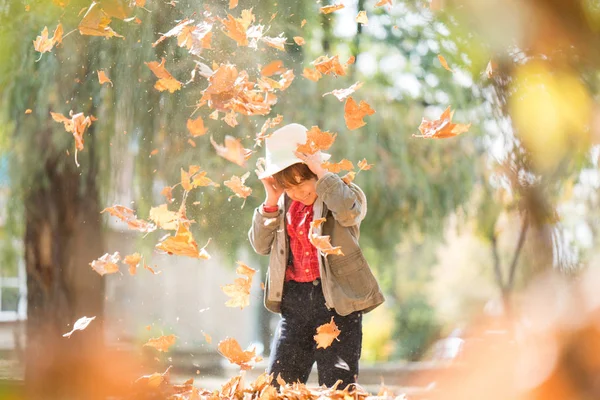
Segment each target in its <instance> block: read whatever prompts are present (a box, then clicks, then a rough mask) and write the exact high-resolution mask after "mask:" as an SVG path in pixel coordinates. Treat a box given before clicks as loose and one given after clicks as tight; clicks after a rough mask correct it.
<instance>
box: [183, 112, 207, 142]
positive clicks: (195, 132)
mask: <svg viewBox="0 0 600 400" xmlns="http://www.w3.org/2000/svg"><path fill="white" fill-rule="evenodd" d="M187 128H188V131H190V134H191V135H192V137H197V136H202V135H204V134H206V132H208V129H206V128H205V127H204V121H203V120H202V117H198V118H196V119H188V120H187Z"/></svg>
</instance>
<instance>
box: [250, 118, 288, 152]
mask: <svg viewBox="0 0 600 400" xmlns="http://www.w3.org/2000/svg"><path fill="white" fill-rule="evenodd" d="M282 121H283V115H280V114H277V116H276V117H275V118H267V120H266V121H265V123H264V124H263V126H262V128H260V132H258V133H257V134H256V138H255V139H254V142H255V146H260V145H261V144H262V141H263V140H265V139H266V138H268V137H269V136H271V135H270V134H269V135H267V130H268V129H271V128H275V127H276V126H277V125H279V124H281V122H282Z"/></svg>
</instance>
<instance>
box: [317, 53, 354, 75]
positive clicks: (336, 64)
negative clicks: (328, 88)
mask: <svg viewBox="0 0 600 400" xmlns="http://www.w3.org/2000/svg"><path fill="white" fill-rule="evenodd" d="M354 60H355V58H354V57H350V58H349V59H348V61H346V63H345V64H344V65H342V64H340V58H339V56H333V57H327V56H320V57H318V58H317V59H316V60H315V61H313V62H312V63H313V65H314V66H315V68H316V70H317V71H319V72H320V73H322V74H325V75H334V76H345V75H346V70H347V68H348V66H349V65H350V64H352V63H354Z"/></svg>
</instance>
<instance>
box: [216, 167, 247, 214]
mask: <svg viewBox="0 0 600 400" xmlns="http://www.w3.org/2000/svg"><path fill="white" fill-rule="evenodd" d="M249 176H250V172H249V171H248V172H246V173H245V174H244V175H242V176H241V177H238V176H235V175H233V176H232V177H231V179H229V180H228V181H225V182H223V185H225V186H227V187H228V188H229V189H231V190H233V193H235V196H237V197H239V198H242V199H244V203H245V200H246V198H247V197H248V196H250V195H251V194H252V188H249V187H248V186H244V183H245V182H246V179H248V177H249ZM231 197H233V196H230V197H229V200H230V201H231ZM242 207H243V205H242Z"/></svg>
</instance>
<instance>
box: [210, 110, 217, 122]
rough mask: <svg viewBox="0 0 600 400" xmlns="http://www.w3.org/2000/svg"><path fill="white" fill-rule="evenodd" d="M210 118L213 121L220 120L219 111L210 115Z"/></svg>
mask: <svg viewBox="0 0 600 400" xmlns="http://www.w3.org/2000/svg"><path fill="white" fill-rule="evenodd" d="M208 118H210V119H212V120H215V121H216V120H218V119H219V111H217V110H215V111H213V112H211V113H210V115H209V116H208Z"/></svg>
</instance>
